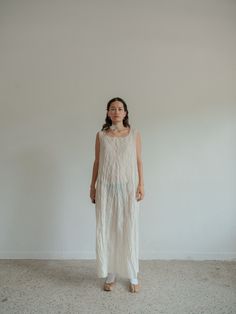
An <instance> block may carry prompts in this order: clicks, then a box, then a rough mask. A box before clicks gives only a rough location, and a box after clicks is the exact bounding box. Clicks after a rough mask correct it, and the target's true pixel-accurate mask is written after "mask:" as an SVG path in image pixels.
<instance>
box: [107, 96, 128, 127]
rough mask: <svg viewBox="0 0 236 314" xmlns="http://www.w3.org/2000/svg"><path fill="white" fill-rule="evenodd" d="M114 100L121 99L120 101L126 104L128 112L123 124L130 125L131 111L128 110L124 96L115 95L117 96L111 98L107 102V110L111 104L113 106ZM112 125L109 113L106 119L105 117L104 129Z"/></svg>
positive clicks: (125, 109)
mask: <svg viewBox="0 0 236 314" xmlns="http://www.w3.org/2000/svg"><path fill="white" fill-rule="evenodd" d="M114 101H120V102H121V103H122V104H123V106H124V111H125V112H126V116H125V117H124V119H123V125H124V126H125V127H130V124H129V116H128V114H129V111H128V108H127V105H126V103H125V101H124V100H123V99H122V98H120V97H115V98H112V99H110V100H109V101H108V103H107V112H108V111H109V109H110V106H111V104H112V103H113V102H114ZM111 125H112V120H111V118H110V117H108V115H107V116H106V119H105V123H104V124H103V126H102V131H103V130H107V129H109V128H110V126H111Z"/></svg>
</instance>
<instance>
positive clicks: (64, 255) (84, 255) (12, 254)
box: [0, 251, 236, 261]
mask: <svg viewBox="0 0 236 314" xmlns="http://www.w3.org/2000/svg"><path fill="white" fill-rule="evenodd" d="M0 259H59V260H60V259H82V260H83V259H92V260H95V259H96V254H95V252H94V251H0ZM153 259H157V260H173V259H174V260H228V261H234V260H236V252H187V251H186V252H181V251H179V252H175V251H159V252H158V251H146V252H141V253H140V260H153Z"/></svg>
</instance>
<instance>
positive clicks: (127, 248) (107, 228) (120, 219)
mask: <svg viewBox="0 0 236 314" xmlns="http://www.w3.org/2000/svg"><path fill="white" fill-rule="evenodd" d="M136 132H137V131H136V130H135V129H133V128H132V127H131V128H130V131H129V134H128V135H126V136H122V137H114V136H111V135H108V134H106V133H105V131H99V139H100V154H99V168H98V176H97V181H96V197H95V199H96V203H95V206H96V265H97V275H98V277H99V278H103V277H106V276H107V274H108V272H110V273H117V274H119V275H121V276H122V277H126V278H136V277H137V273H138V271H139V260H138V255H139V238H138V237H139V231H138V228H139V202H138V201H137V199H136V191H137V187H138V167H137V155H136Z"/></svg>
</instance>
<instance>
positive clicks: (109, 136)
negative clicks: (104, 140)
mask: <svg viewBox="0 0 236 314" xmlns="http://www.w3.org/2000/svg"><path fill="white" fill-rule="evenodd" d="M130 133H131V127H130V128H129V133H128V135H125V136H110V135H107V134H106V132H105V131H103V134H104V135H105V136H107V137H110V138H125V137H128V136H130Z"/></svg>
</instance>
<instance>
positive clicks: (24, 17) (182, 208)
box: [0, 0, 236, 259]
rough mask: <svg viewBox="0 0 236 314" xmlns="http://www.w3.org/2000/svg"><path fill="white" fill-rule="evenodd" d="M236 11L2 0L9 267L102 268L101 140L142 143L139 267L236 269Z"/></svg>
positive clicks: (2, 242)
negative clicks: (228, 263) (136, 133)
mask: <svg viewBox="0 0 236 314" xmlns="http://www.w3.org/2000/svg"><path fill="white" fill-rule="evenodd" d="M235 30H236V2H235V1H229V0H227V1H221V0H216V1H214V0H207V1H206V0H201V1H187V0H186V1H176V0H173V1H164V0H163V1H154V0H153V1H151V0H149V1H134V0H129V1H111V0H102V1H86V0H84V1H72V0H71V1H61V0H58V1H56V0H54V1H46V0H44V1H30V0H22V1H17V0H14V1H7V0H1V1H0V42H1V61H0V62H1V63H0V80H1V84H0V86H1V92H0V101H1V111H0V148H1V154H0V174H1V175H0V217H1V218H0V258H51V257H52V258H95V207H94V205H93V204H92V203H91V202H90V198H89V185H90V181H91V175H92V165H93V161H94V154H95V152H94V145H95V135H96V132H97V131H98V130H100V129H101V127H102V124H103V123H104V120H105V115H106V103H107V101H108V100H109V99H110V98H112V97H115V96H120V97H122V98H124V99H125V100H126V101H127V104H128V109H129V116H130V124H131V125H132V126H134V127H136V128H138V129H139V130H140V132H141V135H142V144H143V145H142V147H143V150H142V156H143V168H144V183H145V198H144V200H143V201H142V203H141V204H140V208H141V211H140V258H141V259H146V258H147V259H148V258H166V259H169V258H179V259H182V258H192V259H232V258H236V196H235V186H236V164H235V160H236V147H235V144H236V143H235V135H236V132H235V131H236V127H235V125H236V86H235V85H236V84H235V82H236V62H235V55H236V42H235Z"/></svg>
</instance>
